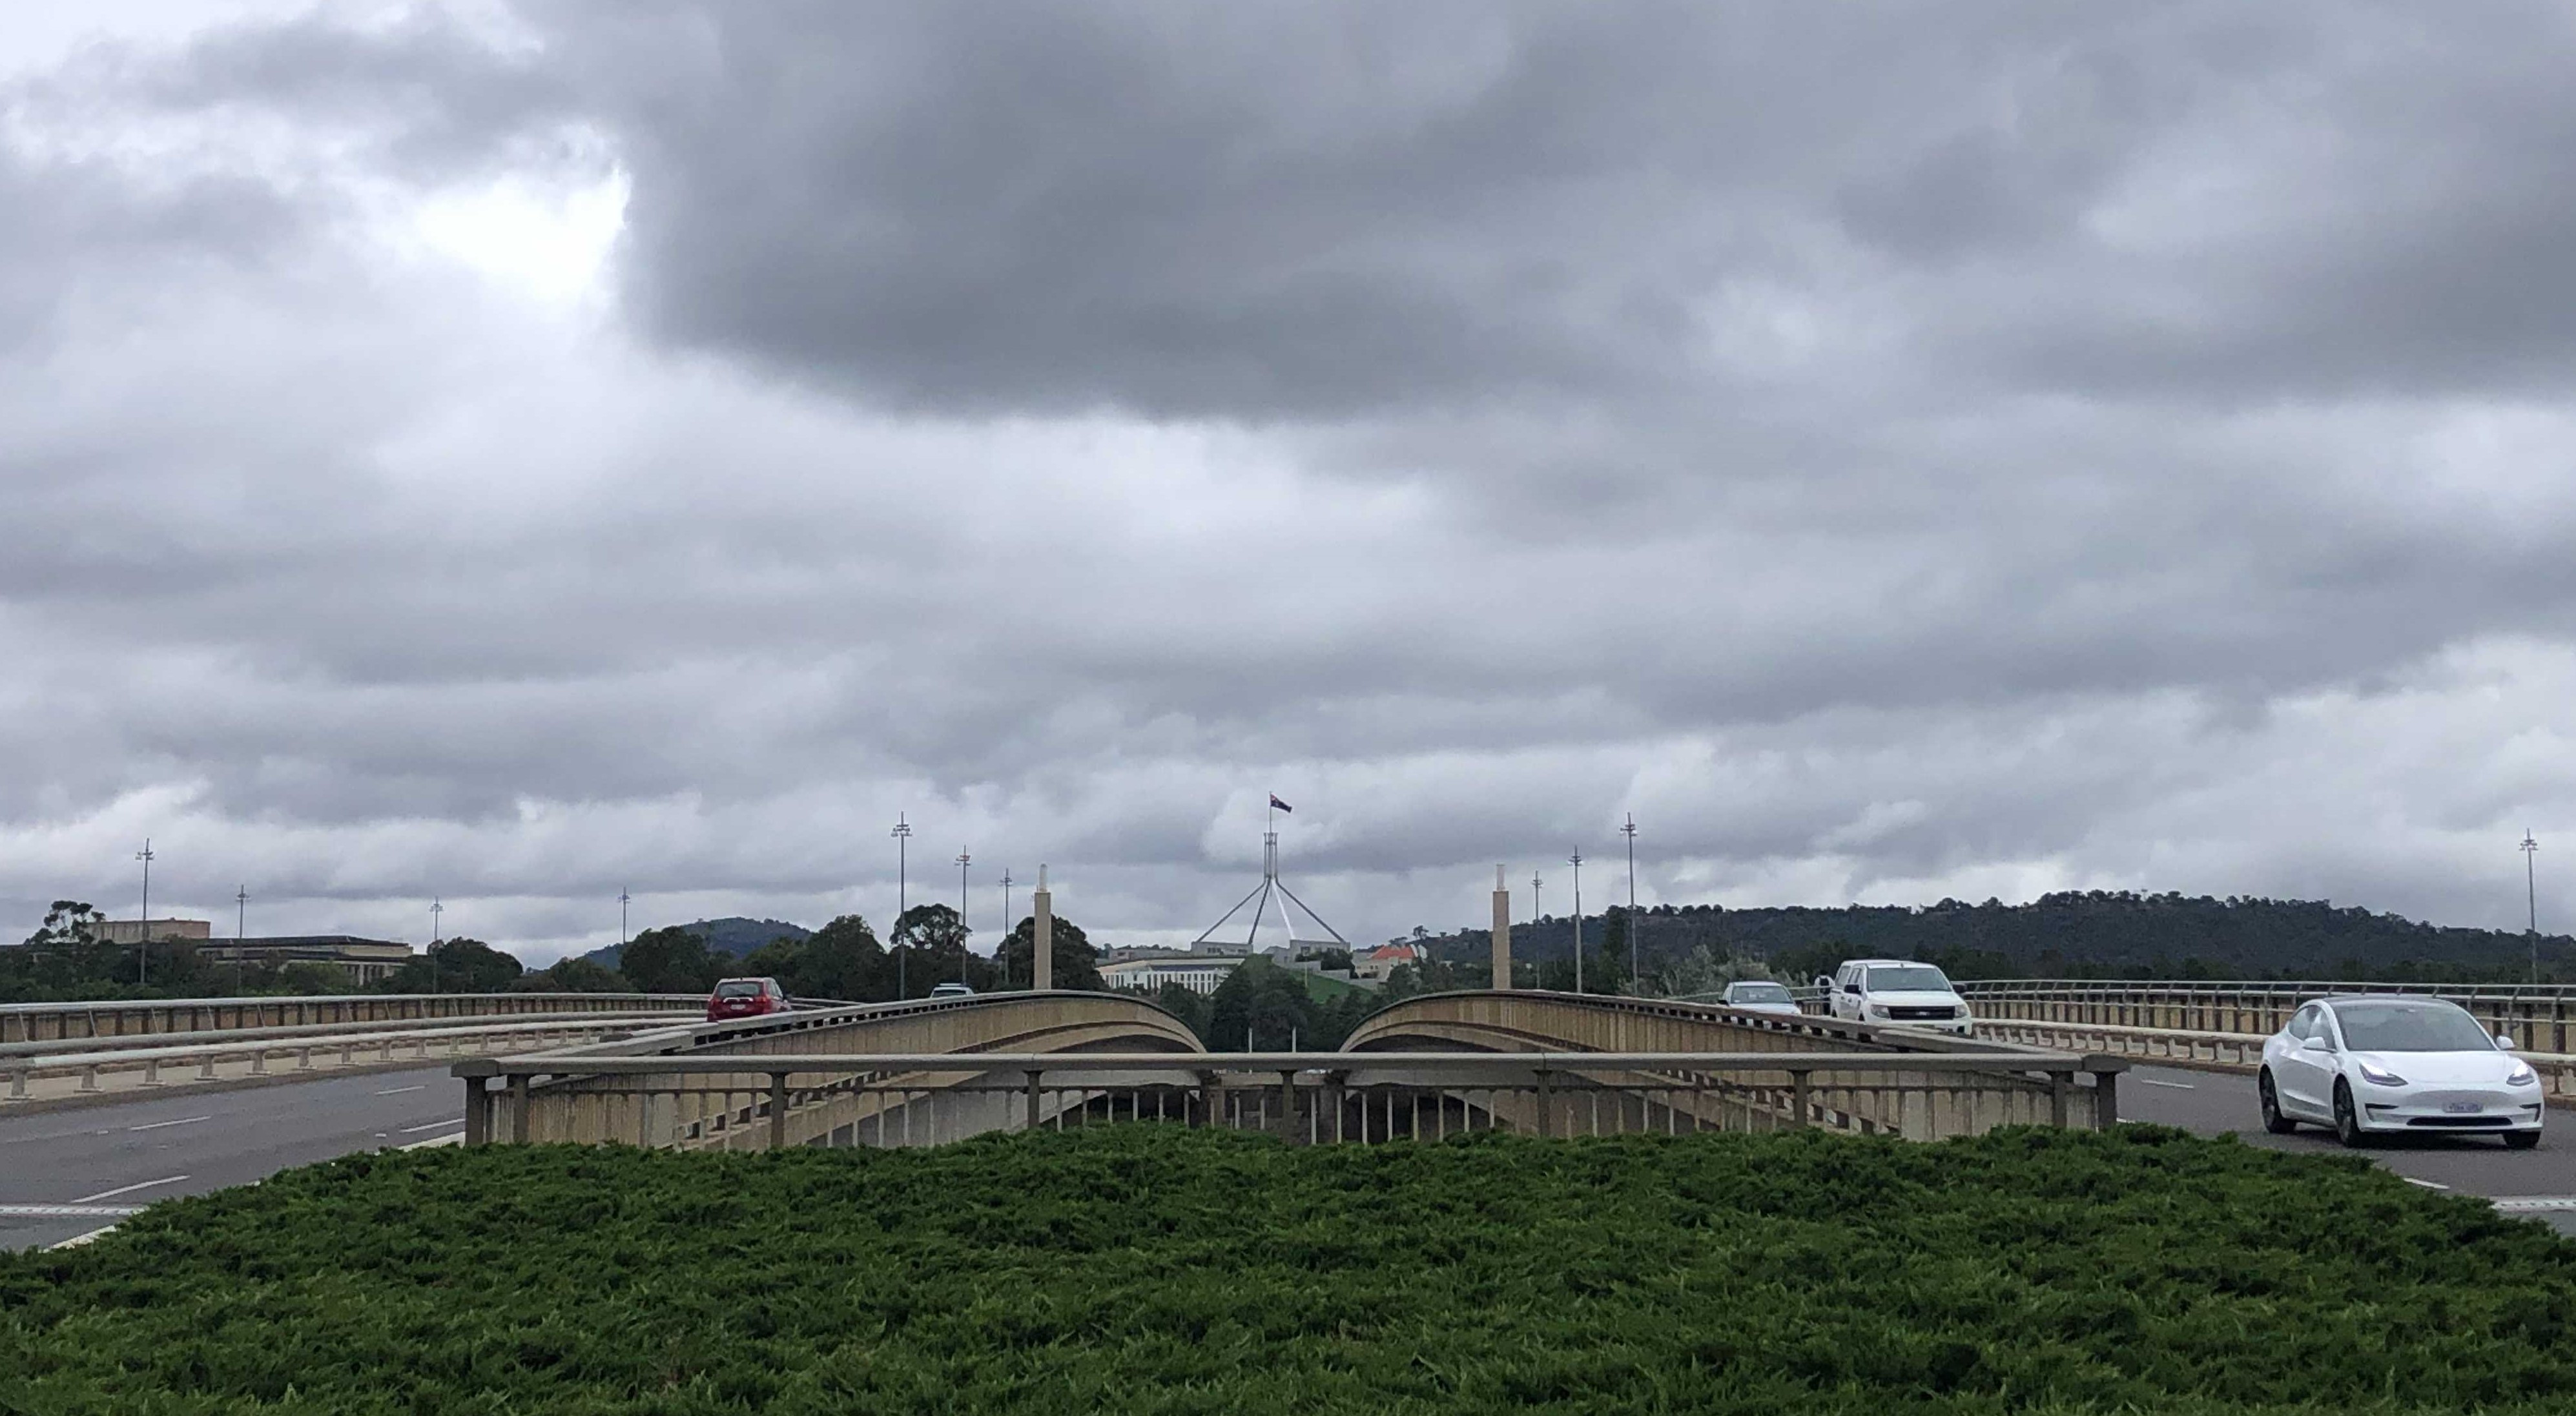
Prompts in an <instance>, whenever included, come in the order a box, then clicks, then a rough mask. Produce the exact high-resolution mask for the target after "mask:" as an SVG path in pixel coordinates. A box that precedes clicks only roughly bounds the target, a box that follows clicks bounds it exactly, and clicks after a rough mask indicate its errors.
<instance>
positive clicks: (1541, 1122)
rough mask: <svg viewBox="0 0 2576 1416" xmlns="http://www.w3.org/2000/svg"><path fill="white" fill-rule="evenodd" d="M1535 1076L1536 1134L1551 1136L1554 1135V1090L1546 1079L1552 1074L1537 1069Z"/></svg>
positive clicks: (1542, 1069)
mask: <svg viewBox="0 0 2576 1416" xmlns="http://www.w3.org/2000/svg"><path fill="white" fill-rule="evenodd" d="M1537 1074H1538V1133H1539V1134H1540V1135H1542V1136H1553V1135H1555V1134H1556V1090H1555V1088H1554V1087H1553V1086H1551V1085H1550V1084H1549V1082H1548V1078H1549V1077H1550V1076H1552V1075H1554V1074H1553V1073H1551V1072H1549V1070H1548V1069H1547V1068H1545V1067H1540V1068H1538V1069H1537Z"/></svg>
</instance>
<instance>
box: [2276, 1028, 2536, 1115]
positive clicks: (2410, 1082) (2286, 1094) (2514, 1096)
mask: <svg viewBox="0 0 2576 1416" xmlns="http://www.w3.org/2000/svg"><path fill="white" fill-rule="evenodd" d="M2512 1045H2513V1044H2512V1042H2511V1041H2510V1040H2509V1039H2506V1038H2502V1037H2489V1036H2487V1030H2486V1028H2485V1027H2484V1026H2482V1025H2481V1024H2480V1023H2479V1022H2478V1020H2477V1019H2475V1018H2472V1017H2470V1016H2469V1015H2468V1012H2467V1010H2465V1009H2463V1008H2461V1007H2459V1006H2458V1005H2457V1004H2453V1003H2445V1002H2443V1001H2442V1000H2440V999H2438V998H2411V997H2404V996H2396V995H2391V996H2382V997H2367V996H2366V997H2358V998H2320V999H2318V1000H2317V1001H2316V1002H2314V1003H2310V1004H2308V1005H2306V1006H2305V1007H2303V1008H2301V1009H2299V1011H2298V1012H2297V1013H2296V1014H2294V1015H2293V1016H2292V1017H2291V1019H2290V1022H2289V1026H2287V1027H2285V1028H2283V1029H2281V1030H2280V1031H2279V1032H2277V1033H2275V1034H2273V1035H2272V1037H2271V1040H2270V1041H2267V1042H2265V1043H2264V1044H2263V1071H2262V1074H2261V1076H2260V1077H2258V1078H2257V1079H2256V1081H2255V1091H2256V1095H2257V1096H2258V1098H2259V1099H2260V1101H2261V1104H2262V1108H2263V1129H2265V1130H2267V1131H2271V1132H2274V1133H2275V1134H2283V1133H2287V1132H2290V1131H2295V1130H2297V1129H2298V1128H2299V1123H2301V1122H2303V1121H2305V1122H2312V1123H2315V1124H2317V1125H2320V1126H2332V1127H2333V1128H2334V1132H2335V1137H2336V1139H2338V1140H2340V1141H2342V1142H2343V1143H2344V1144H2345V1145H2348V1146H2357V1145H2360V1144H2362V1143H2363V1142H2364V1141H2365V1140H2367V1139H2368V1138H2369V1137H2371V1136H2373V1135H2396V1134H2399V1133H2406V1134H2412V1135H2424V1134H2426V1133H2428V1132H2450V1133H2455V1134H2456V1133H2461V1132H2469V1133H2475V1132H2492V1133H2494V1134H2495V1135H2497V1136H2500V1137H2502V1138H2503V1140H2504V1143H2505V1144H2506V1145H2507V1146H2509V1147H2511V1148H2513V1149H2515V1150H2529V1149H2531V1148H2532V1147H2533V1146H2536V1145H2538V1144H2540V1118H2541V1111H2542V1101H2541V1094H2540V1077H2539V1076H2538V1074H2536V1073H2535V1072H2533V1071H2532V1069H2531V1067H2530V1065H2529V1064H2528V1063H2526V1062H2524V1061H2523V1060H2522V1059H2521V1058H2519V1057H2516V1056H2514V1055H2513V1054H2512V1053H2511V1052H2510V1051H2508V1050H2507V1049H2509V1048H2510V1047H2512Z"/></svg>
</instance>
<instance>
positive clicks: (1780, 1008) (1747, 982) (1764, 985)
mask: <svg viewBox="0 0 2576 1416" xmlns="http://www.w3.org/2000/svg"><path fill="white" fill-rule="evenodd" d="M1717 1005H1718V1006H1719V1007H1721V1008H1733V1009H1735V1010H1736V1011H1737V1012H1740V1013H1782V1014H1786V1015H1787V1016H1789V1017H1792V1018H1794V1017H1796V1016H1798V1011H1799V1010H1798V1000H1797V999H1795V998H1792V997H1790V996H1789V986H1788V985H1787V984H1785V983H1771V982H1768V981H1765V980H1755V979H1740V980H1738V981H1736V982H1734V983H1730V984H1728V985H1727V986H1726V992H1725V993H1723V994H1721V995H1719V996H1718V1000H1717Z"/></svg>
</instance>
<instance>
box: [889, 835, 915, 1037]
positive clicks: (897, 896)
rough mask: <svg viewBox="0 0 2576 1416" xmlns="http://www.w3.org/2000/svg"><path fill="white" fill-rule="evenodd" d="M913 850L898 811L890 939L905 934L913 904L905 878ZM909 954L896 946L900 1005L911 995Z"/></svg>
mask: <svg viewBox="0 0 2576 1416" xmlns="http://www.w3.org/2000/svg"><path fill="white" fill-rule="evenodd" d="M911 848H912V826H911V824H910V823H909V822H907V821H905V820H904V819H903V813H902V812H900V811H898V812H896V813H895V814H894V929H893V931H892V933H891V934H889V935H888V936H887V937H888V938H890V939H891V938H894V937H896V936H899V935H901V934H902V933H903V916H904V911H905V910H906V909H908V908H909V907H910V904H911V900H910V897H909V895H908V894H907V893H906V883H907V882H906V880H905V877H904V869H905V865H906V863H907V859H908V857H907V854H906V853H907V852H908V851H910V850H911ZM908 952H909V951H908V950H907V949H905V947H904V946H903V945H901V944H897V945H896V946H895V951H894V997H895V1001H896V1002H898V1003H900V1002H902V1001H903V1000H904V999H905V998H906V997H907V996H909V993H910V989H909V988H907V987H906V985H905V982H904V964H905V962H906V960H905V958H904V956H905V954H906V953H908Z"/></svg>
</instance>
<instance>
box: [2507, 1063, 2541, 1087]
mask: <svg viewBox="0 0 2576 1416" xmlns="http://www.w3.org/2000/svg"><path fill="white" fill-rule="evenodd" d="M2539 1081H2540V1074H2539V1073H2538V1072H2535V1071H2533V1070H2531V1069H2530V1068H2529V1067H2516V1068H2514V1069H2513V1070H2512V1071H2510V1072H2507V1073H2506V1074H2505V1078H2504V1084H2505V1085H2506V1086H2509V1087H2528V1086H2534V1085H2537V1084H2538V1083H2539Z"/></svg>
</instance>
